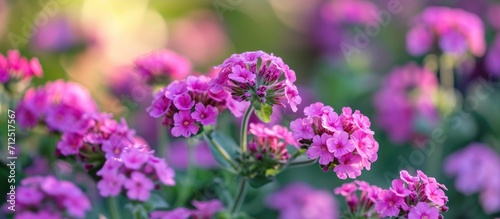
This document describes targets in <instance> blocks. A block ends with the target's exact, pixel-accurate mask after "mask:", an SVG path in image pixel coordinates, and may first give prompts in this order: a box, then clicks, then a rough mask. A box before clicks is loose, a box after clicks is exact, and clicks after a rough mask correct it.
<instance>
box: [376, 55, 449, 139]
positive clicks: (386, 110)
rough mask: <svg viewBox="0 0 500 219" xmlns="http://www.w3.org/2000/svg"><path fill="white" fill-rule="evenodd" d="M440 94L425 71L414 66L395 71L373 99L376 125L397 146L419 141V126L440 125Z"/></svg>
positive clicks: (429, 74) (435, 78)
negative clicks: (417, 128)
mask: <svg viewBox="0 0 500 219" xmlns="http://www.w3.org/2000/svg"><path fill="white" fill-rule="evenodd" d="M437 90H438V81H437V77H436V75H435V74H434V73H432V72H431V71H429V70H427V69H426V68H421V67H419V66H417V65H416V64H413V63H410V64H407V65H405V66H402V67H397V68H394V69H393V70H392V71H391V72H390V73H389V75H388V76H387V77H386V78H385V80H384V84H383V86H382V89H381V90H380V91H378V93H377V94H376V95H375V98H374V104H375V108H376V110H377V117H376V119H377V124H379V126H380V127H381V128H382V129H384V130H386V131H387V134H388V135H389V137H390V138H391V140H392V141H394V142H398V143H401V142H404V141H408V140H412V139H414V138H416V137H418V135H419V133H418V130H416V129H415V128H414V127H415V125H416V124H417V122H424V123H425V124H429V125H430V126H431V127H432V126H434V125H436V124H437V122H438V121H439V112H438V109H437V106H436V104H435V102H434V96H435V95H436V92H437Z"/></svg>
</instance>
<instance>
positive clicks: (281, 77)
mask: <svg viewBox="0 0 500 219" xmlns="http://www.w3.org/2000/svg"><path fill="white" fill-rule="evenodd" d="M216 68H218V69H220V72H219V74H218V75H217V78H215V79H213V80H212V81H210V85H211V86H212V87H211V89H210V90H211V91H212V92H214V93H219V92H221V91H223V90H226V91H228V92H230V93H231V95H232V97H233V99H235V100H236V101H238V102H245V101H249V102H251V103H252V104H268V105H271V106H272V105H282V106H285V103H288V105H290V108H292V110H293V111H294V112H295V111H297V105H298V104H300V102H301V98H300V96H299V93H298V91H297V87H296V86H295V85H294V84H293V83H294V82H295V80H296V76H295V72H294V71H293V70H291V69H290V67H288V65H286V64H285V63H284V62H283V60H282V59H281V58H279V57H276V56H274V55H273V54H271V55H269V54H267V53H265V52H263V51H255V52H244V53H241V54H233V55H232V56H231V57H230V58H228V59H226V60H225V61H224V62H223V63H222V64H221V65H219V66H217V67H216Z"/></svg>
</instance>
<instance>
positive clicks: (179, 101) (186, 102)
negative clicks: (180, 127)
mask: <svg viewBox="0 0 500 219" xmlns="http://www.w3.org/2000/svg"><path fill="white" fill-rule="evenodd" d="M194 104H195V102H194V100H193V99H191V96H190V95H189V94H187V93H183V94H180V95H177V96H176V97H175V98H174V106H175V107H177V109H179V110H181V111H182V110H191V108H192V107H193V106H194Z"/></svg>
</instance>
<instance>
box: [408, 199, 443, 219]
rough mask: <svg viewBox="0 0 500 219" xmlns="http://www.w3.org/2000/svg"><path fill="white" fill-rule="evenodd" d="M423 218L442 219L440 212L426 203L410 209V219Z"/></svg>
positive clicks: (420, 203)
mask: <svg viewBox="0 0 500 219" xmlns="http://www.w3.org/2000/svg"><path fill="white" fill-rule="evenodd" d="M422 218H429V219H430V218H436V219H438V218H440V215H439V210H438V209H436V208H433V207H431V206H429V204H427V203H425V202H419V203H418V204H417V206H414V207H412V208H411V209H410V212H409V213H408V219H422Z"/></svg>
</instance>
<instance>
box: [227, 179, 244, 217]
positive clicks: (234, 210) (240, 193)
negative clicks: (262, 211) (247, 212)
mask: <svg viewBox="0 0 500 219" xmlns="http://www.w3.org/2000/svg"><path fill="white" fill-rule="evenodd" d="M246 194H247V178H243V179H241V182H240V186H239V188H238V192H237V193H236V198H235V199H234V203H233V206H232V207H231V215H233V216H234V215H236V214H237V213H238V211H240V208H241V205H242V204H243V201H244V200H245V196H246Z"/></svg>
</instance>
